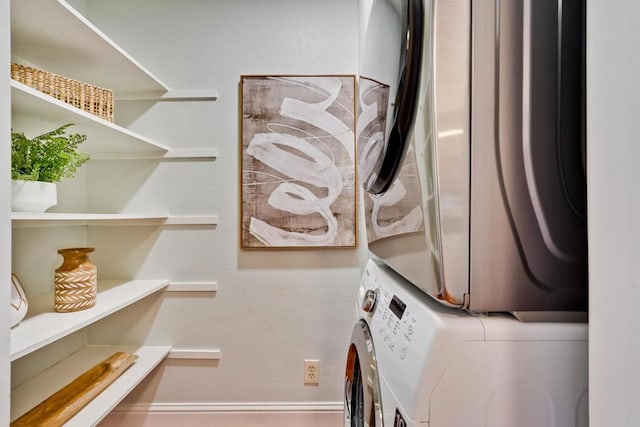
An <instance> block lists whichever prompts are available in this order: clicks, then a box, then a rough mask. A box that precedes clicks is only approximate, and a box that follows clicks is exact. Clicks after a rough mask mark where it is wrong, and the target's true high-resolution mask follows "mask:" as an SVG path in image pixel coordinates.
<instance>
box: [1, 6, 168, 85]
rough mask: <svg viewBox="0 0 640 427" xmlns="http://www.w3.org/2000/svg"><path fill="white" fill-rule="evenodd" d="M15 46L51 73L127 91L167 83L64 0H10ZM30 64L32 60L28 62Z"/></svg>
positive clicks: (18, 53)
mask: <svg viewBox="0 0 640 427" xmlns="http://www.w3.org/2000/svg"><path fill="white" fill-rule="evenodd" d="M11 41H12V47H11V50H12V52H13V54H14V55H15V56H17V57H19V58H24V59H25V60H27V61H29V62H30V63H32V64H34V65H36V66H37V67H39V68H42V69H44V70H46V71H50V72H52V73H56V74H60V75H63V76H65V77H70V78H74V79H77V80H81V81H84V82H86V83H90V84H93V85H96V86H100V87H103V88H107V89H111V90H113V91H114V94H115V96H116V98H117V97H118V96H119V95H121V94H124V93H126V92H137V93H139V92H160V93H162V92H164V91H166V90H167V89H168V88H167V86H166V85H165V84H164V83H162V82H161V81H160V80H159V79H158V78H157V77H155V76H154V75H153V74H151V73H150V72H149V71H148V70H146V69H145V68H144V67H143V66H142V65H141V64H140V63H139V62H138V61H136V60H135V59H133V58H132V57H131V56H130V55H129V54H128V53H127V52H125V51H124V50H123V49H122V48H121V47H120V46H118V45H117V44H116V43H115V42H114V41H113V40H111V39H110V38H109V37H107V36H106V35H105V34H104V33H103V32H102V31H100V30H99V29H98V28H96V27H95V26H94V25H93V24H92V23H91V22H89V21H88V20H87V19H86V18H85V17H83V16H82V15H81V14H80V13H78V11H76V10H75V9H74V8H73V7H71V6H70V5H69V4H68V3H66V2H65V1H64V0H14V1H12V2H11ZM25 65H29V64H25Z"/></svg>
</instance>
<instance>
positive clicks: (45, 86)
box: [11, 63, 113, 122]
mask: <svg viewBox="0 0 640 427" xmlns="http://www.w3.org/2000/svg"><path fill="white" fill-rule="evenodd" d="M11 78H12V79H14V80H16V81H19V82H20V83H23V84H25V85H27V86H30V87H32V88H34V89H36V90H38V91H40V92H42V93H45V94H47V95H49V96H52V97H54V98H56V99H59V100H60V101H63V102H66V103H67V104H70V105H73V106H74V107H76V108H80V109H81V110H84V111H86V112H88V113H91V114H93V115H95V116H98V117H100V118H102V119H105V120H108V121H110V122H113V91H111V90H109V89H103V88H100V87H97V86H92V85H90V84H87V83H83V82H81V81H78V80H73V79H69V78H66V77H62V76H59V75H57V74H53V73H49V72H47V71H42V70H38V69H36V68H31V67H26V66H24V65H20V64H16V63H11Z"/></svg>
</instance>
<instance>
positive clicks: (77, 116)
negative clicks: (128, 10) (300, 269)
mask: <svg viewBox="0 0 640 427" xmlns="http://www.w3.org/2000/svg"><path fill="white" fill-rule="evenodd" d="M67 1H71V0H12V1H11V38H12V40H11V51H12V60H13V61H15V62H17V63H20V64H23V65H26V66H32V67H36V68H40V69H42V70H45V71H48V72H51V73H56V74H60V75H62V76H65V77H68V78H72V79H76V80H80V81H83V82H86V83H88V84H91V85H95V86H99V87H102V88H106V89H110V90H112V91H113V92H114V95H115V98H116V101H118V102H138V101H143V102H145V103H146V102H148V101H153V102H187V101H215V100H217V99H218V96H219V93H218V91H217V90H215V89H184V90H182V89H177V90H172V89H170V88H169V87H168V86H167V85H165V84H164V83H163V82H162V81H160V80H159V79H158V78H157V77H156V76H154V75H153V74H152V73H151V72H149V71H148V70H147V69H146V68H145V67H144V66H143V65H141V64H140V63H139V62H138V61H137V60H136V59H134V58H133V57H132V56H131V55H129V54H128V53H127V52H125V51H124V50H123V49H122V48H121V47H120V46H118V44H116V43H115V42H114V41H113V40H111V39H110V38H109V37H107V36H106V35H105V34H104V33H103V32H102V31H100V30H99V29H98V28H96V27H95V26H94V25H93V24H92V23H91V22H90V21H89V20H87V19H86V18H85V17H84V16H83V15H82V14H81V13H83V12H86V11H83V10H76V9H75V8H74V7H73V6H71V5H70V4H69V3H67ZM72 3H73V4H74V5H76V4H77V5H78V7H79V8H81V7H82V2H81V1H78V2H75V1H72ZM11 98H12V99H11V108H12V126H13V128H14V129H13V130H14V131H28V132H26V133H27V136H28V137H33V136H35V135H32V134H31V133H30V132H37V131H38V130H40V129H43V131H47V130H51V129H53V128H54V126H60V125H63V124H66V123H73V124H74V126H72V127H71V128H70V129H69V132H71V133H82V134H86V135H87V140H86V141H85V142H84V143H83V144H82V146H81V151H83V152H87V153H89V154H90V155H91V158H92V159H93V160H94V161H100V160H128V159H132V160H146V159H158V160H161V161H163V160H167V161H171V160H173V161H197V162H200V161H212V160H216V159H217V157H218V151H217V150H216V149H214V148H206V145H207V144H200V145H201V146H203V148H193V149H179V150H170V149H169V148H168V147H166V146H164V145H163V144H160V143H158V142H156V141H154V140H152V139H151V138H148V137H145V136H143V135H139V134H137V133H136V132H133V131H131V130H129V129H127V128H124V127H122V126H119V125H117V124H115V123H112V122H109V121H107V120H104V119H102V118H99V117H97V116H94V115H93V114H90V113H88V112H86V111H83V110H81V109H78V108H76V107H73V106H71V105H69V104H66V103H64V102H62V101H60V100H57V99H55V98H53V97H51V96H49V95H46V94H44V93H42V92H39V91H37V90H35V89H33V88H31V87H29V86H27V85H24V84H22V83H20V82H17V81H14V80H12V81H11ZM114 166H117V163H114ZM11 219H12V226H13V227H14V228H25V227H60V226H91V227H103V226H106V227H112V226H116V227H120V226H155V227H173V228H174V229H176V228H177V229H180V228H181V227H208V228H210V227H215V226H216V225H217V224H218V216H217V215H168V214H166V213H159V214H158V213H156V214H146V213H140V214H138V213H24V212H13V213H12V214H11ZM19 234H20V233H16V235H19ZM26 234H30V233H26ZM36 234H37V233H36ZM18 238H19V237H18ZM17 255H18V256H25V255H24V253H22V252H20V251H19V253H18V254H17ZM13 256H16V254H15V249H14V254H13ZM17 273H19V272H17ZM162 290H168V291H176V292H216V291H217V283H216V282H172V283H171V284H169V280H131V281H125V280H119V281H99V282H98V297H97V304H96V306H95V307H93V308H90V309H87V310H82V311H77V312H72V313H56V312H55V311H54V296H53V294H52V293H50V294H43V295H34V296H30V298H29V310H28V313H27V316H26V317H25V318H24V319H23V320H22V322H20V323H19V324H18V325H17V326H16V327H14V328H12V330H11V343H10V353H11V354H10V357H11V361H12V362H13V361H16V360H18V359H20V358H22V357H24V356H26V355H28V354H30V353H32V352H35V351H37V350H39V349H41V348H42V347H45V346H47V345H48V344H51V343H53V342H55V341H57V340H60V339H61V338H64V337H65V336H68V335H70V334H72V333H74V332H76V331H79V330H81V329H86V328H87V327H89V326H90V325H92V324H93V323H95V322H97V321H99V320H100V319H103V318H104V317H106V316H109V315H111V314H113V313H115V312H117V311H119V310H122V309H123V308H125V307H127V306H129V305H131V304H133V303H135V302H136V301H139V300H140V299H142V298H145V297H147V296H149V295H151V294H153V293H156V292H159V291H162ZM27 291H28V289H27ZM27 293H28V292H27ZM170 350H171V347H148V346H140V347H113V346H93V345H91V346H87V347H85V348H83V349H81V350H79V351H77V352H76V353H74V354H72V355H71V356H69V357H67V358H64V359H62V360H59V361H58V360H57V359H56V360H52V361H51V362H57V363H55V364H54V363H51V365H53V366H52V367H51V368H49V369H47V370H45V371H44V372H41V373H39V374H38V375H36V376H35V377H34V378H32V379H30V380H28V381H26V382H25V383H22V384H18V385H17V386H16V387H15V388H14V389H12V391H11V419H15V418H17V417H19V416H20V415H22V414H23V413H25V412H27V411H28V410H29V409H31V408H32V407H34V406H35V405H37V404H38V403H40V402H41V401H43V400H44V399H46V398H47V397H49V396H50V395H51V394H53V393H54V392H55V391H57V390H59V389H60V388H62V387H63V386H64V385H66V384H68V383H69V382H71V381H72V380H73V379H74V378H76V377H77V376H78V375H80V374H82V373H83V372H85V371H86V370H87V369H89V368H91V367H92V366H94V365H95V364H97V363H99V362H100V361H102V360H104V359H105V358H107V357H108V356H110V355H111V354H113V353H114V352H116V351H126V352H128V353H135V354H137V355H138V356H139V359H138V360H137V361H136V363H134V364H133V366H131V367H130V368H129V369H128V370H127V371H126V372H125V373H124V374H123V375H122V376H120V377H119V378H118V379H117V380H116V381H115V382H114V383H113V384H111V385H110V386H109V387H107V389H106V390H104V391H103V392H101V393H100V394H99V395H98V396H97V397H96V398H95V399H94V400H92V401H91V402H90V403H89V404H88V405H87V406H86V407H84V408H83V409H82V410H81V411H80V412H79V413H78V414H77V415H75V416H74V417H73V418H72V419H71V420H70V421H69V422H67V423H66V424H65V425H66V426H83V427H84V426H87V425H96V424H97V423H98V422H99V421H100V420H101V419H102V418H103V417H104V416H106V415H107V414H108V413H109V411H111V410H112V409H113V408H114V407H115V405H117V404H118V402H120V401H121V400H122V399H123V398H124V397H125V396H126V395H127V394H128V393H129V392H130V391H131V390H132V389H133V388H134V387H135V386H136V385H137V384H138V383H139V382H140V381H141V380H142V379H143V378H144V377H145V376H147V375H148V374H149V373H150V372H151V370H152V369H153V368H154V367H155V366H157V364H158V363H160V362H161V361H162V360H163V359H164V358H166V357H167V355H168V354H169V352H170ZM42 351H43V352H44V353H43V354H46V352H47V350H42ZM38 357H39V355H38ZM54 357H55V356H54ZM171 357H173V358H178V359H185V358H186V359H191V358H201V359H210V360H215V359H219V358H220V350H219V349H212V348H183V349H176V351H174V352H173V353H172V354H171ZM25 361H26V362H27V363H28V364H31V363H33V362H32V361H30V360H29V358H27V359H25ZM17 363H18V364H20V363H22V362H17ZM42 369H44V367H42Z"/></svg>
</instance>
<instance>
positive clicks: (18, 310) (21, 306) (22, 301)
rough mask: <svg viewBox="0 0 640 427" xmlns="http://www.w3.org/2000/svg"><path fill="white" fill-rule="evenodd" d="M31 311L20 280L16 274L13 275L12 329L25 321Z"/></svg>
mask: <svg viewBox="0 0 640 427" xmlns="http://www.w3.org/2000/svg"><path fill="white" fill-rule="evenodd" d="M28 309H29V303H28V302H27V296H26V295H25V293H24V289H22V285H21V284H20V280H18V276H16V275H15V274H12V275H11V316H10V321H11V324H10V325H11V327H12V328H13V327H14V326H16V325H17V324H18V323H20V322H21V321H22V319H24V316H26V315H27V310H28Z"/></svg>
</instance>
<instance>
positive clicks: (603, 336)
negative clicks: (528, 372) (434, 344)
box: [587, 0, 640, 427]
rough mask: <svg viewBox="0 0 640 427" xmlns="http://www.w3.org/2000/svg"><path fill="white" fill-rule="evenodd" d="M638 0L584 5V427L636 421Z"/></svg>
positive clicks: (639, 330)
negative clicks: (586, 177)
mask: <svg viewBox="0 0 640 427" xmlns="http://www.w3.org/2000/svg"><path fill="white" fill-rule="evenodd" d="M639 22H640V2H638V1H637V0H589V1H587V28H588V38H587V46H588V50H587V61H588V66H587V91H588V112H587V121H588V132H587V136H588V174H589V182H588V185H589V276H590V277H589V281H590V289H589V291H590V294H589V311H590V313H589V358H590V361H589V382H590V384H589V405H590V425H591V426H594V427H600V426H602V427H606V426H635V425H638V420H639V419H640V405H638V390H639V389H640V370H639V369H638V364H639V363H640V315H638V308H637V305H638V304H637V303H638V301H639V300H640V225H639V215H638V213H639V212H640V187H639V184H638V183H639V182H640V168H639V167H638V165H639V159H640V143H639V139H640V136H639V135H640V132H639V129H638V123H639V119H640V102H639V100H640V54H638V46H639V45H640V26H639V25H638V23H639Z"/></svg>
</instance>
